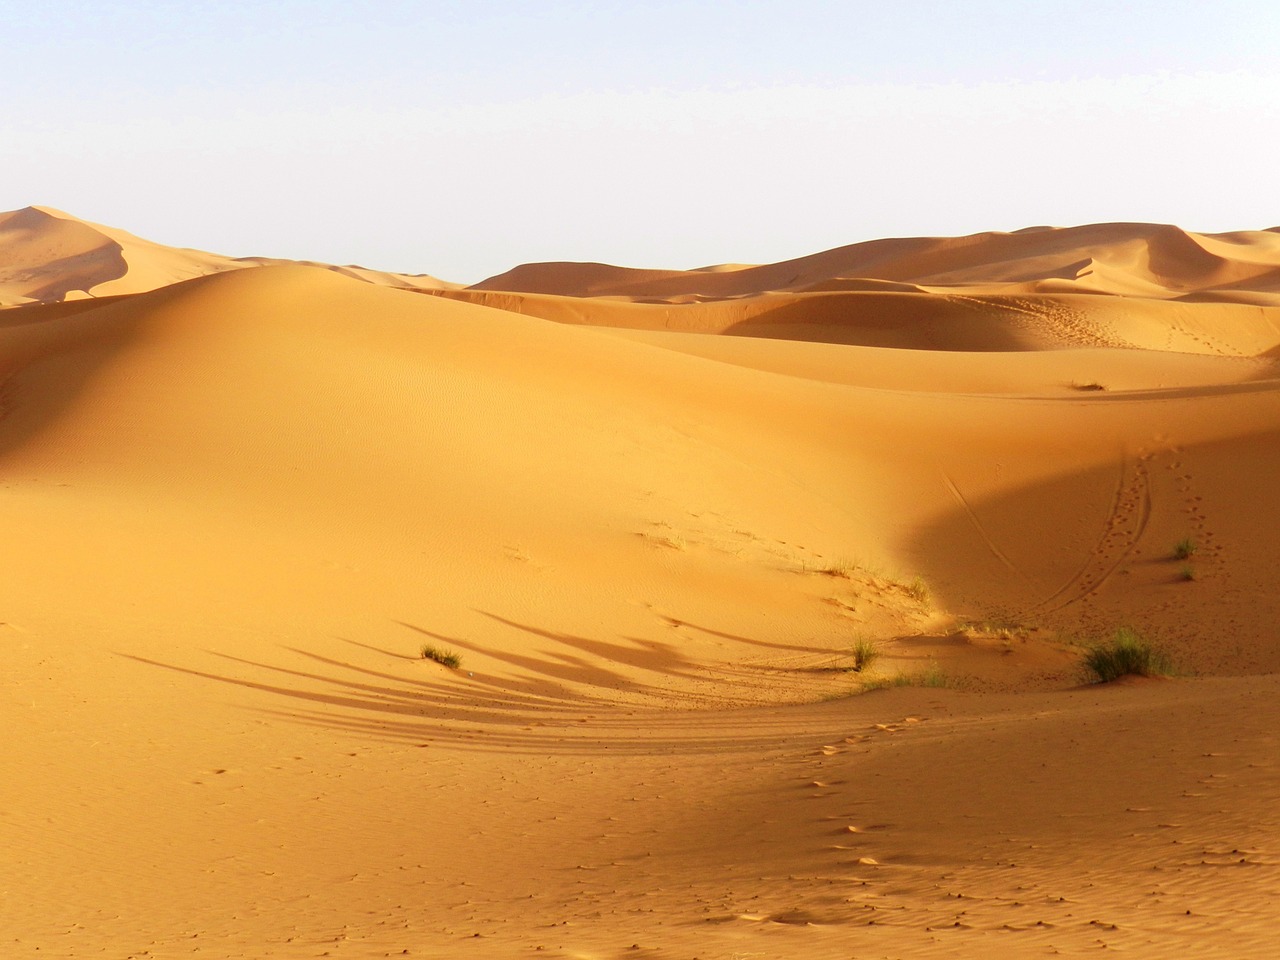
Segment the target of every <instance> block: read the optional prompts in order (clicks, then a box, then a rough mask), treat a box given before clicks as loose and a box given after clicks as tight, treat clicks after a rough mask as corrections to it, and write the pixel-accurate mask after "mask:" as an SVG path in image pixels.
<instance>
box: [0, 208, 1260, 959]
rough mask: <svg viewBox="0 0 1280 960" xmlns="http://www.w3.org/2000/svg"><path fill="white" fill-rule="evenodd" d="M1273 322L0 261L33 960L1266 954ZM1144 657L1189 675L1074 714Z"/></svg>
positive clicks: (15, 701) (741, 273)
mask: <svg viewBox="0 0 1280 960" xmlns="http://www.w3.org/2000/svg"><path fill="white" fill-rule="evenodd" d="M1278 277H1280V235H1278V234H1276V233H1275V232H1272V231H1262V232H1252V233H1236V234H1224V235H1216V236H1206V235H1197V234H1189V233H1185V232H1182V231H1180V230H1177V229H1175V228H1173V227H1162V226H1150V225H1142V224H1110V225H1100V226H1091V227H1080V228H1071V229H1061V230H1058V229H1048V228H1036V229H1033V230H1028V231H1021V232H1019V233H1015V234H983V235H979V236H976V237H967V238H957V239H950V240H946V239H933V240H892V241H878V242H876V243H870V244H858V245H855V246H853V247H847V248H843V249H840V250H833V251H829V252H827V253H823V254H818V255H816V256H813V257H807V258H803V259H801V260H796V261H792V262H789V263H783V264H774V265H768V266H759V267H750V266H731V267H720V268H708V269H704V270H695V271H683V272H682V271H632V270H624V269H621V268H617V267H608V266H603V265H591V264H586V265H581V264H536V265H528V266H524V267H519V268H517V269H516V270H513V271H511V272H510V273H508V274H504V275H502V276H499V277H495V278H493V279H491V280H488V281H485V282H484V283H481V284H477V285H476V286H474V287H471V288H468V289H460V288H456V287H454V286H452V285H449V284H444V283H442V282H439V281H434V280H432V279H431V278H429V277H422V278H412V277H403V276H399V277H396V276H395V275H389V274H379V273H377V272H375V271H361V270H358V269H356V268H344V269H342V270H339V269H336V268H329V267H326V266H324V265H310V266H308V265H297V264H288V263H283V262H279V261H265V260H262V259H256V260H233V259H230V258H226V257H219V256H216V255H212V254H202V253H196V252H193V251H185V250H183V251H179V250H172V249H169V248H164V247H160V246H157V245H155V244H149V243H147V242H146V241H141V240H138V239H137V238H133V237H130V236H129V235H128V234H124V233H122V232H120V231H114V230H110V229H108V228H103V227H98V226H95V225H92V224H86V223H83V222H81V221H78V220H75V219H73V218H71V217H69V216H67V215H66V214H58V213H55V212H52V211H48V210H46V209H43V208H27V209H26V210H23V211H18V212H15V213H11V214H2V215H0V299H2V300H3V302H5V303H7V304H10V306H8V307H7V308H6V309H3V310H0V510H2V511H3V514H2V521H3V523H2V529H4V531H5V533H6V541H7V549H5V550H4V551H3V552H0V558H2V559H0V564H3V567H2V569H0V584H3V587H2V588H0V598H2V602H0V621H3V623H0V644H2V647H0V649H2V650H3V653H4V670H3V672H2V673H0V676H2V677H3V682H4V693H3V697H0V720H2V721H3V723H4V725H5V729H6V730H8V731H9V737H8V742H7V745H6V749H5V752H4V766H3V776H0V812H2V817H0V844H3V848H4V849H5V851H6V855H5V870H4V876H3V883H2V884H0V890H2V891H3V896H2V897H0V942H2V943H3V947H2V948H0V954H3V956H5V957H14V958H27V957H67V958H71V957H88V956H108V957H143V956H146V957H161V958H169V957H187V956H192V955H197V954H198V955H200V956H206V957H219V958H263V957H273V958H289V960H293V958H309V957H320V956H329V957H348V958H367V957H383V956H415V957H458V956H474V957H498V958H507V957H513V958H514V957H532V956H549V957H556V956H560V957H587V958H623V957H627V958H630V957H655V958H677V957H679V958H684V957H692V956H697V957H701V958H731V957H739V958H745V957H756V958H771V957H772V958H793V957H798V958H837V957H839V958H848V957H857V958H862V957H901V958H915V957H956V956H974V957H977V956H982V957H986V956H991V957H1041V956H1050V955H1058V956H1082V955H1095V954H1097V953H1099V952H1100V951H1103V950H1104V949H1105V950H1106V952H1108V953H1109V952H1111V951H1112V950H1118V951H1121V952H1122V953H1124V954H1125V955H1128V956H1134V957H1144V958H1168V957H1175V956H1177V957H1190V956H1195V957H1209V958H1212V957H1222V958H1263V957H1269V956H1272V955H1273V954H1274V950H1275V942H1276V938H1277V935H1280V802H1278V800H1277V798H1278V797H1280V732H1278V724H1277V720H1280V708H1278V707H1277V703H1278V702H1280V699H1278V698H1280V640H1278V639H1277V633H1276V626H1275V625H1276V623H1277V622H1278V621H1280V598H1278V596H1277V591H1276V589H1275V582H1276V574H1275V569H1276V559H1277V531H1278V530H1280V498H1277V496H1276V493H1275V491H1276V487H1277V481H1278V480H1280V443H1278V440H1280V380H1278V379H1277V369H1276V362H1277V360H1276V358H1277V355H1278V351H1280V284H1278V282H1277V278H1278ZM188 278H190V279H188ZM174 281H181V282H174ZM370 281H371V282H370ZM397 287H407V288H408V289H396V288H397ZM424 292H426V293H430V294H431V295H422V294H423V293H424ZM1183 540H1187V541H1190V542H1191V544H1193V545H1194V547H1195V550H1194V552H1193V553H1191V555H1190V556H1189V557H1187V558H1185V559H1183V560H1178V559H1175V558H1174V553H1175V545H1176V544H1178V543H1179V541H1183ZM1120 625H1130V626H1132V627H1135V628H1137V629H1139V630H1141V631H1143V632H1144V633H1145V634H1147V635H1148V636H1150V637H1152V638H1154V639H1156V640H1158V641H1159V642H1160V643H1161V644H1163V646H1164V648H1165V649H1166V650H1167V651H1168V652H1169V654H1170V655H1171V656H1172V658H1173V660H1174V661H1175V662H1176V664H1177V665H1178V667H1179V671H1180V675H1179V676H1177V677H1175V678H1172V679H1127V680H1122V681H1119V682H1117V683H1114V684H1108V685H1091V684H1088V683H1087V682H1086V677H1085V675H1084V672H1083V670H1082V667H1081V658H1082V652H1083V648H1082V646H1081V644H1082V643H1084V642H1086V641H1088V640H1089V639H1090V638H1094V637H1103V636H1106V635H1108V634H1110V633H1111V632H1112V631H1113V630H1114V629H1115V628H1116V627H1117V626H1120ZM859 638H862V639H869V640H874V641H877V642H878V644H879V650H880V654H881V655H880V658H879V659H878V660H877V661H875V662H874V663H873V664H872V665H871V666H870V667H869V668H868V669H867V670H866V671H865V672H864V673H854V672H851V671H849V670H848V669H846V668H848V667H849V666H850V665H851V664H852V656H851V653H850V651H851V648H852V647H853V645H854V643H855V641H856V640H857V639H859ZM424 645H431V646H433V647H436V648H438V649H440V650H452V651H454V652H456V653H458V654H459V655H460V656H461V665H460V667H459V668H458V669H449V668H447V667H445V666H442V665H440V664H438V663H435V662H432V661H431V660H427V659H424V658H423V657H422V656H421V653H420V651H421V649H422V647H423V646H424ZM900 675H901V676H905V677H909V678H910V677H915V678H917V683H916V685H905V686H900V685H897V684H896V682H895V678H897V677H898V676H900ZM922 678H932V680H922ZM939 680H945V683H946V685H945V686H928V685H921V683H928V682H938V681H939ZM877 684H881V685H885V684H887V688H885V689H873V688H874V687H875V686H876V685H877Z"/></svg>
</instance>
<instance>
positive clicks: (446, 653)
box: [422, 643, 462, 670]
mask: <svg viewBox="0 0 1280 960" xmlns="http://www.w3.org/2000/svg"><path fill="white" fill-rule="evenodd" d="M422 659H423V660H434V661H435V662H436V663H438V664H440V665H441V666H442V667H448V668H449V669H450V670H457V669H458V668H459V667H460V666H462V657H461V656H459V655H458V654H456V653H454V652H453V651H452V650H444V649H441V648H440V647H437V646H434V645H433V644H430V643H424V644H423V645H422Z"/></svg>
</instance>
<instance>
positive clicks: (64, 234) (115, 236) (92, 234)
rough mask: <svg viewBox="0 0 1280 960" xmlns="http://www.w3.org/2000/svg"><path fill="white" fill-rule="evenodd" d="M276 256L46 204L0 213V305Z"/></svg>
mask: <svg viewBox="0 0 1280 960" xmlns="http://www.w3.org/2000/svg"><path fill="white" fill-rule="evenodd" d="M280 262H288V261H277V260H270V259H266V258H254V257H249V258H242V259H232V258H230V257H224V256H219V255H218V254H214V253H204V252H203V251H200V250H185V249H184V250H179V249H175V248H173V247H166V246H162V245H161V244H158V243H152V242H151V241H149V240H143V239H141V238H139V237H135V236H133V234H130V233H125V232H124V231H123V230H116V229H114V228H113V227H104V226H102V225H100V224H96V223H89V222H88V221H85V220H77V219H76V218H75V217H72V216H71V215H70V214H66V213H62V212H61V211H59V210H54V209H52V208H51V207H26V208H24V209H22V210H16V211H13V212H11V213H0V306H11V305H14V304H21V303H30V302H33V301H34V302H40V303H49V302H57V301H62V300H74V299H80V298H84V297H109V296H116V295H119V294H131V293H145V292H146V291H148V290H156V289H158V288H160V287H164V286H168V285H169V284H171V283H178V282H180V281H182V280H190V279H192V278H194V277H202V276H205V275H207V274H210V273H222V272H224V271H227V270H240V269H244V268H246V267H254V266H262V265H266V264H271V263H280ZM319 266H324V267H326V268H327V269H330V270H335V271H339V272H342V273H345V274H346V275H348V276H353V277H357V278H358V279H361V280H367V281H369V282H371V283H377V284H384V285H387V286H397V287H421V288H424V289H435V288H439V287H440V286H441V285H442V284H441V283H440V281H437V280H435V279H434V278H432V277H426V276H422V277H410V276H405V275H401V274H392V273H382V272H380V271H376V270H366V269H365V268H363V267H336V266H330V265H328V264H319Z"/></svg>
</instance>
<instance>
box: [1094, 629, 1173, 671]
mask: <svg viewBox="0 0 1280 960" xmlns="http://www.w3.org/2000/svg"><path fill="white" fill-rule="evenodd" d="M1084 664H1085V666H1086V667H1088V668H1089V670H1090V671H1092V673H1093V674H1094V675H1095V676H1096V677H1097V678H1098V682H1099V683H1109V682H1110V681H1112V680H1117V679H1119V678H1120V677H1124V676H1137V677H1164V676H1168V675H1169V674H1170V673H1172V672H1173V665H1172V664H1171V663H1170V662H1169V658H1168V657H1167V656H1166V655H1165V654H1164V653H1163V652H1162V651H1161V650H1160V649H1159V648H1158V647H1156V646H1155V645H1154V644H1152V643H1151V642H1150V641H1149V640H1147V639H1146V638H1144V637H1143V636H1142V635H1141V634H1139V633H1138V632H1137V631H1135V630H1131V629H1129V628H1128V627H1121V628H1120V629H1119V630H1117V631H1116V632H1115V635H1114V636H1113V637H1112V638H1111V642H1110V643H1105V644H1099V645H1098V646H1095V647H1093V648H1092V649H1091V650H1089V652H1088V653H1086V654H1085V658H1084Z"/></svg>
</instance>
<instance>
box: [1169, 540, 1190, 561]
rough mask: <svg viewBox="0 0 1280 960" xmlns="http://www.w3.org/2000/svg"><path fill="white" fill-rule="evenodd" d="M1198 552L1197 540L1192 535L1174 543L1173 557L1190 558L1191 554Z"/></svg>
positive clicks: (1179, 558) (1178, 558)
mask: <svg viewBox="0 0 1280 960" xmlns="http://www.w3.org/2000/svg"><path fill="white" fill-rule="evenodd" d="M1195 552H1196V542H1195V541H1194V540H1192V539H1191V538H1190V537H1183V538H1182V539H1181V540H1179V541H1178V542H1177V543H1175V544H1174V545H1173V559H1175V560H1190V559H1191V555H1192V554H1194V553H1195Z"/></svg>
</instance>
